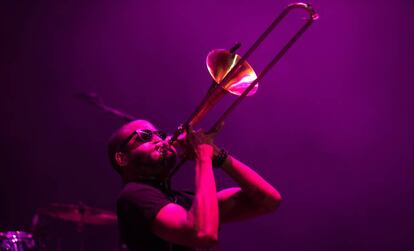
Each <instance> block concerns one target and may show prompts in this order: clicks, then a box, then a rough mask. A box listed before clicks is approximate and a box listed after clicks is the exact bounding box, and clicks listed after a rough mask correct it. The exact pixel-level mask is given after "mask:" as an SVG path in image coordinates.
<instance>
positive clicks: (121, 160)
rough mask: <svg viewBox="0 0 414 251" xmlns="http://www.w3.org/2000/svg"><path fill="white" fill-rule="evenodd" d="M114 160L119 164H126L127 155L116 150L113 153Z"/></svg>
mask: <svg viewBox="0 0 414 251" xmlns="http://www.w3.org/2000/svg"><path fill="white" fill-rule="evenodd" d="M115 161H116V163H117V164H118V165H119V166H126V165H128V156H127V155H126V154H125V153H122V152H117V153H115Z"/></svg>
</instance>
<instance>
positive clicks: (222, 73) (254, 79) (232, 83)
mask: <svg viewBox="0 0 414 251" xmlns="http://www.w3.org/2000/svg"><path fill="white" fill-rule="evenodd" d="M292 9H303V10H305V11H306V12H307V13H308V15H309V18H307V21H306V23H305V24H304V25H303V26H301V28H300V29H299V30H298V31H297V32H296V33H295V35H293V36H292V38H291V39H290V40H289V41H288V42H287V43H286V44H285V46H284V47H283V48H282V49H281V50H280V51H279V52H278V53H277V54H276V56H275V57H274V58H273V59H272V60H271V61H270V63H268V64H267V65H266V66H265V67H264V69H263V70H262V71H261V72H260V73H259V74H257V75H256V73H255V72H254V70H253V68H252V67H251V66H250V65H249V63H247V59H248V58H249V57H250V56H251V54H252V53H253V52H254V51H255V50H256V49H257V48H258V47H259V46H260V44H261V43H262V42H263V41H264V40H265V39H266V37H267V36H268V35H269V34H270V33H271V32H272V31H273V29H274V28H275V27H276V26H277V25H278V24H279V23H280V21H281V20H282V19H283V18H284V17H285V16H286V15H287V14H288V13H289V12H290V11H291V10H292ZM318 17H319V16H318V14H317V13H316V12H315V10H314V9H313V8H312V6H311V5H310V4H307V3H293V4H290V5H288V6H287V7H286V8H285V9H284V10H283V11H282V12H281V13H280V14H279V16H277V17H276V19H275V20H274V21H273V22H272V23H271V24H270V25H269V27H268V28H267V29H266V30H265V31H264V32H263V33H262V35H260V37H259V38H258V39H257V40H256V42H254V44H253V45H252V46H251V47H250V48H249V49H248V50H247V52H246V53H245V54H244V55H243V56H242V57H240V56H239V55H237V54H235V53H234V52H235V50H237V48H238V47H239V46H240V45H239V44H238V45H236V46H235V47H234V48H232V49H231V50H230V51H227V50H224V49H218V50H213V51H211V52H210V53H209V54H208V56H207V60H206V63H207V68H208V71H209V73H210V75H211V76H212V78H213V79H214V83H213V85H212V86H211V87H210V88H209V90H208V92H207V94H206V96H205V97H204V98H203V100H202V101H201V103H200V104H199V105H198V106H197V108H196V110H195V111H194V112H193V114H191V116H190V117H189V118H188V119H187V121H186V122H185V123H184V124H182V125H180V126H179V127H178V129H177V131H176V132H175V133H174V135H173V136H172V137H171V140H170V143H171V144H172V143H174V142H175V141H176V140H177V138H178V136H179V135H180V134H182V133H183V132H184V131H185V130H187V129H188V128H190V127H194V126H195V125H196V124H197V123H198V122H200V121H201V120H202V118H204V116H205V115H206V114H207V112H208V111H209V110H211V108H212V107H214V106H215V105H216V104H217V103H218V101H219V100H220V99H221V98H222V97H223V96H224V95H225V94H226V93H228V92H230V93H232V94H235V95H238V96H239V97H238V98H237V99H236V100H235V101H234V102H233V103H232V104H231V105H230V106H229V107H228V108H227V110H225V112H224V113H223V114H222V115H221V116H220V117H219V119H218V120H217V122H216V123H215V124H214V125H213V126H212V127H211V128H210V130H208V133H212V132H215V133H216V132H218V131H219V130H220V127H221V125H222V124H223V122H224V120H225V119H226V117H227V116H228V115H229V114H230V113H231V112H232V111H233V110H234V109H235V108H236V106H237V105H238V104H239V103H240V102H241V101H242V100H243V99H244V98H245V97H246V96H250V95H253V94H254V93H255V92H256V90H257V88H258V83H259V81H260V80H261V79H262V78H263V77H264V76H265V75H266V73H267V72H268V71H269V70H270V69H271V68H272V67H273V66H274V65H275V64H276V63H277V62H278V61H279V60H280V59H281V58H282V57H283V55H284V54H285V53H286V52H287V50H288V49H289V48H290V47H291V46H292V45H293V44H294V43H295V42H296V41H297V40H298V39H299V37H300V36H301V35H302V34H303V33H304V32H305V31H306V30H307V29H308V28H309V26H310V25H311V24H312V23H313V21H315V20H316V19H318Z"/></svg>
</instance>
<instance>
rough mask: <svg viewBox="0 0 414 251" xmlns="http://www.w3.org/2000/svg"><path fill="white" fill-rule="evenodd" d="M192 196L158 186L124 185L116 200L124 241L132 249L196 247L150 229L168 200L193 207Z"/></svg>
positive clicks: (159, 250)
mask: <svg viewBox="0 0 414 251" xmlns="http://www.w3.org/2000/svg"><path fill="white" fill-rule="evenodd" d="M192 199H193V196H192V195H191V194H190V193H188V192H175V191H173V192H168V193H167V192H165V191H163V190H162V189H161V188H159V187H157V186H153V185H150V184H145V183H141V182H131V183H128V184H126V185H125V186H124V188H123V190H122V191H121V193H120V195H119V198H118V201H117V214H118V225H119V229H120V232H121V239H122V241H123V242H124V243H125V244H126V245H127V246H128V248H129V249H130V250H133V251H135V250H136V251H154V250H156V251H193V250H195V249H193V248H189V247H183V246H179V245H174V244H171V243H169V242H167V241H165V240H163V239H161V238H159V237H158V236H156V235H155V234H153V233H152V232H151V230H150V225H151V222H152V221H153V220H154V219H155V216H156V215H157V213H158V212H159V210H160V209H161V208H162V207H164V206H165V205H167V204H169V203H176V204H178V205H181V206H182V207H184V208H185V209H187V210H189V209H190V208H191V204H192Z"/></svg>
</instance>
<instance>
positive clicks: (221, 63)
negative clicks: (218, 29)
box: [206, 49, 259, 96]
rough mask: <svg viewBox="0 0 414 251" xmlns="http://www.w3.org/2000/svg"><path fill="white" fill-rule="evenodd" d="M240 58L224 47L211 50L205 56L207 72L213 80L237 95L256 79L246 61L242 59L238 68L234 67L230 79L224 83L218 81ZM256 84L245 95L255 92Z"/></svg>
mask: <svg viewBox="0 0 414 251" xmlns="http://www.w3.org/2000/svg"><path fill="white" fill-rule="evenodd" d="M240 59H241V57H240V56H239V55H237V54H235V53H231V52H229V51H227V50H224V49H217V50H212V51H211V52H210V53H209V54H208V55H207V58H206V64H207V69H208V72H209V73H210V75H211V77H212V78H213V79H214V81H215V82H216V83H217V84H220V85H221V87H222V88H223V89H224V90H226V91H228V92H230V93H232V94H235V95H237V96H240V95H241V94H242V93H243V91H244V90H246V89H247V88H248V87H249V85H250V84H251V83H252V82H253V81H255V80H256V79H257V75H256V73H255V72H254V70H253V68H252V67H251V66H250V65H249V63H247V61H244V62H243V63H242V64H241V65H240V66H239V67H238V69H235V72H234V73H232V76H229V77H230V79H228V80H227V81H226V82H225V83H220V82H221V81H222V80H223V79H224V77H225V76H226V75H227V74H228V73H229V72H230V70H231V69H232V68H233V67H234V66H235V65H236V64H237V62H238V61H239V60H240ZM258 86H259V85H258V84H256V85H255V86H254V87H253V89H252V90H251V91H250V92H249V93H248V94H247V96H251V95H253V94H255V93H256V91H257V88H258Z"/></svg>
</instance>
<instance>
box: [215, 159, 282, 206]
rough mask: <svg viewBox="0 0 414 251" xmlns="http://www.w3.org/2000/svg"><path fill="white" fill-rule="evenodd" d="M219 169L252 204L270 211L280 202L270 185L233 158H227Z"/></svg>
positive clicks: (278, 195) (278, 194) (278, 196)
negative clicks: (235, 183)
mask: <svg viewBox="0 0 414 251" xmlns="http://www.w3.org/2000/svg"><path fill="white" fill-rule="evenodd" d="M221 168H222V169H223V170H224V172H226V173H227V175H229V176H230V177H231V178H232V179H233V180H234V181H236V182H237V183H238V184H239V185H240V187H241V189H242V192H243V193H244V194H245V195H246V197H247V198H248V199H249V200H251V201H253V202H254V203H256V204H261V205H263V206H266V207H269V208H270V210H271V209H273V208H274V207H277V205H278V204H279V203H280V201H281V200H282V198H281V195H280V193H279V192H278V191H277V190H276V189H275V188H274V187H273V186H272V185H271V184H269V183H268V182H267V181H266V180H265V179H263V178H262V177H261V176H260V175H259V174H258V173H256V172H255V171H254V170H252V169H251V168H250V167H248V166H247V165H245V164H243V163H242V162H240V161H239V160H237V159H235V158H234V157H232V156H228V158H227V160H226V161H225V162H224V164H223V166H222V167H221Z"/></svg>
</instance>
